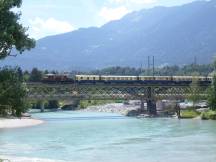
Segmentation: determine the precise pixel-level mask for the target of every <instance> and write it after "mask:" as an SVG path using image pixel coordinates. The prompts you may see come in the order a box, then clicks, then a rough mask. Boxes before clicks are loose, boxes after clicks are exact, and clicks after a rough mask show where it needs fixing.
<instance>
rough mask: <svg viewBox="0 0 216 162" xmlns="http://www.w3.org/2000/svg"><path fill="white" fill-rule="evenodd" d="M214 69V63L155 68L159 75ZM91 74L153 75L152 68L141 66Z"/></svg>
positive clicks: (201, 72) (194, 72) (117, 68)
mask: <svg viewBox="0 0 216 162" xmlns="http://www.w3.org/2000/svg"><path fill="white" fill-rule="evenodd" d="M213 70H214V66H213V65H212V64H206V65H194V64H190V65H185V66H183V67H179V66H176V65H175V66H164V67H160V68H155V75H157V76H176V75H190V76H191V75H194V74H196V75H202V76H207V75H208V74H209V73H211V72H212V71H213ZM90 74H95V75H134V76H136V75H152V69H150V70H148V69H141V68H131V67H119V66H117V67H109V68H105V69H102V70H96V71H92V72H90Z"/></svg>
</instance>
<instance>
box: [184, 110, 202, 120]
mask: <svg viewBox="0 0 216 162" xmlns="http://www.w3.org/2000/svg"><path fill="white" fill-rule="evenodd" d="M199 115H200V113H199V112H197V111H196V110H183V111H181V118H185V119H191V118H195V117H197V116H199Z"/></svg>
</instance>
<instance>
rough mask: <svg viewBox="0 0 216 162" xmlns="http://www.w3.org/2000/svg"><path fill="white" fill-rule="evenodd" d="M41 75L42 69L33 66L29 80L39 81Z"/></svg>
mask: <svg viewBox="0 0 216 162" xmlns="http://www.w3.org/2000/svg"><path fill="white" fill-rule="evenodd" d="M42 77H43V73H42V71H40V70H38V69H37V68H33V69H32V71H31V74H30V78H29V80H30V81H31V82H39V81H41V79H42Z"/></svg>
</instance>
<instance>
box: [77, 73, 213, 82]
mask: <svg viewBox="0 0 216 162" xmlns="http://www.w3.org/2000/svg"><path fill="white" fill-rule="evenodd" d="M75 80H76V82H77V83H80V84H83V83H84V84H86V83H105V84H112V83H138V84H151V83H152V84H155V83H160V84H161V83H166V84H167V83H170V84H171V83H179V84H180V83H182V84H190V83H191V82H192V80H196V81H198V82H200V83H203V84H210V83H211V81H212V77H203V76H108V75H76V76H75Z"/></svg>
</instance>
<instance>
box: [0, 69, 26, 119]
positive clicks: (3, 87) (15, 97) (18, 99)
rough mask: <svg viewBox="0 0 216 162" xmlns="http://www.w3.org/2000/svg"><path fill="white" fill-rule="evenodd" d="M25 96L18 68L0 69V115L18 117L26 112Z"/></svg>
mask: <svg viewBox="0 0 216 162" xmlns="http://www.w3.org/2000/svg"><path fill="white" fill-rule="evenodd" d="M26 95H27V88H26V85H25V84H24V83H23V78H21V77H20V75H19V70H18V68H15V69H11V68H7V67H6V68H3V69H0V107H1V110H2V111H1V112H0V113H1V114H0V115H5V114H12V115H14V116H18V117H20V116H21V114H22V112H25V111H26V110H27V102H26V100H25V98H26Z"/></svg>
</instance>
